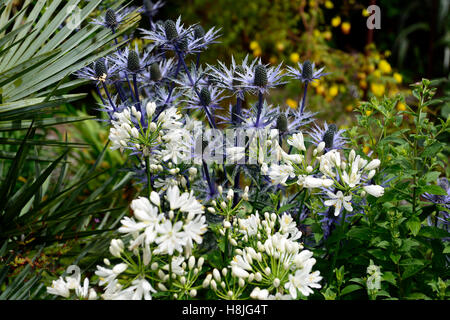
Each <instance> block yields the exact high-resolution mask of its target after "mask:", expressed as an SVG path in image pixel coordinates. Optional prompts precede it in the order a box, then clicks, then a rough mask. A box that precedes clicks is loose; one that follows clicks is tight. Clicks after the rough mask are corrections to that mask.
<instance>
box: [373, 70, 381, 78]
mask: <svg viewBox="0 0 450 320" xmlns="http://www.w3.org/2000/svg"><path fill="white" fill-rule="evenodd" d="M373 76H374V77H376V78H381V71H380V70H375V71H374V72H373Z"/></svg>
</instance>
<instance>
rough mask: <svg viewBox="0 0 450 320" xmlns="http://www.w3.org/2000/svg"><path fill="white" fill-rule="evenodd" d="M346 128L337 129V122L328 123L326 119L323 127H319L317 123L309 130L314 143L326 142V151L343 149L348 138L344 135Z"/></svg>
mask: <svg viewBox="0 0 450 320" xmlns="http://www.w3.org/2000/svg"><path fill="white" fill-rule="evenodd" d="M344 132H345V130H343V129H342V130H337V128H336V125H335V124H331V125H328V124H327V122H326V121H325V123H324V125H323V128H321V127H319V126H318V125H317V124H316V125H315V128H312V131H310V132H308V134H309V136H310V137H311V138H312V140H313V141H312V143H313V144H314V145H316V146H317V145H319V143H321V142H322V141H323V142H325V152H328V151H330V150H332V149H337V150H339V149H343V148H344V146H345V144H346V143H347V139H346V138H345V137H344V136H343V134H344Z"/></svg>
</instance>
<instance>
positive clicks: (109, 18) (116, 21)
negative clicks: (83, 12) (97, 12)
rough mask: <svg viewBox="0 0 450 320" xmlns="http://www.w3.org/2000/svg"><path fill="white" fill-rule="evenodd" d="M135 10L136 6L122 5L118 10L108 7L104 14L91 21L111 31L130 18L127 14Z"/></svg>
mask: <svg viewBox="0 0 450 320" xmlns="http://www.w3.org/2000/svg"><path fill="white" fill-rule="evenodd" d="M135 10H136V8H133V7H122V8H120V9H118V10H114V9H111V8H110V9H108V10H106V12H105V14H104V15H103V16H102V17H101V18H98V19H93V20H92V22H91V23H92V24H97V25H100V26H103V27H105V28H109V29H111V31H112V32H115V31H116V30H117V28H119V26H120V25H121V24H122V23H124V22H126V21H127V19H129V18H130V17H128V15H129V14H130V13H132V12H133V11H135Z"/></svg>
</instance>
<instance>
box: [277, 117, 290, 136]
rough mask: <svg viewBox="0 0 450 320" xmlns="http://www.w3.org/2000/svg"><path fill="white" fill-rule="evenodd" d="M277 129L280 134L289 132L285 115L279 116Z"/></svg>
mask: <svg viewBox="0 0 450 320" xmlns="http://www.w3.org/2000/svg"><path fill="white" fill-rule="evenodd" d="M277 129H278V131H279V132H280V133H285V132H286V131H287V130H288V121H287V118H286V115H285V114H284V113H281V114H280V115H279V116H278V119H277Z"/></svg>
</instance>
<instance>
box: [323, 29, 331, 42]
mask: <svg viewBox="0 0 450 320" xmlns="http://www.w3.org/2000/svg"><path fill="white" fill-rule="evenodd" d="M323 37H324V38H325V40H331V38H332V37H333V34H332V33H331V32H330V31H324V32H323Z"/></svg>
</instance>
